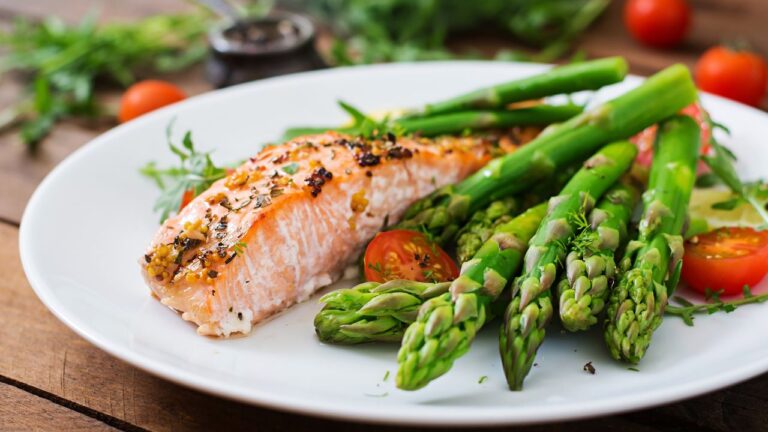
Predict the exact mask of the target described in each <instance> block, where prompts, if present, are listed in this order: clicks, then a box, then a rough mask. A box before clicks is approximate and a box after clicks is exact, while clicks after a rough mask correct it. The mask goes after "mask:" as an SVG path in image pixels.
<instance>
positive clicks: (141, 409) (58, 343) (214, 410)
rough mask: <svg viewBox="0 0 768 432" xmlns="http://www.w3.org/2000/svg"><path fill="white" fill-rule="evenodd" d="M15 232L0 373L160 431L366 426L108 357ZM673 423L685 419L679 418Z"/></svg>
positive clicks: (596, 423) (4, 267)
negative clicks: (60, 311) (39, 275)
mask: <svg viewBox="0 0 768 432" xmlns="http://www.w3.org/2000/svg"><path fill="white" fill-rule="evenodd" d="M17 236H18V231H17V229H16V228H15V227H12V226H9V225H7V224H0V244H3V248H0V274H2V275H3V277H2V278H0V377H6V378H7V379H11V380H15V381H18V382H22V383H25V384H26V385H28V386H31V387H34V388H36V389H39V390H40V391H43V392H47V393H50V394H53V395H56V396H57V397H60V398H63V399H66V400H68V401H71V402H72V403H74V404H78V405H82V406H84V407H87V408H89V409H92V410H94V411H97V412H99V413H103V414H104V415H106V416H109V417H113V418H115V419H119V420H121V421H124V422H126V423H129V424H131V425H135V426H138V427H141V428H146V429H150V430H157V431H166V430H181V431H183V430H240V429H252V428H258V429H259V430H262V431H278V430H312V431H316V432H320V431H326V430H327V431H334V432H345V431H357V430H360V429H361V428H362V427H363V426H361V425H360V424H355V423H343V422H338V421H331V420H324V419H315V418H309V417H304V416H300V415H293V414H285V413H281V412H277V411H270V410H267V409H262V408H256V407H251V406H247V405H244V404H241V403H236V402H229V401H226V400H224V399H220V398H216V397H212V396H208V395H205V394H203V393H199V392H196V391H193V390H189V389H186V388H183V387H181V386H178V385H175V384H171V383H169V382H166V381H164V380H162V379H159V378H156V377H154V376H152V375H149V374H147V373H144V372H142V371H140V370H138V369H136V368H134V367H132V366H130V365H128V364H126V363H123V362H122V361H120V360H117V359H115V358H112V357H110V356H109V355H107V354H106V353H104V352H103V351H101V350H99V349H98V348H96V347H94V346H92V345H90V344H89V343H88V342H86V341H85V340H83V339H82V338H80V337H79V336H77V335H75V334H74V333H73V332H72V331H70V330H69V329H68V328H66V327H65V326H64V325H63V324H61V323H60V322H59V321H58V320H56V318H55V317H53V315H51V313H50V312H48V311H47V310H46V309H45V307H44V306H43V305H42V304H41V303H40V301H39V300H38V299H37V297H35V295H34V293H33V292H32V290H31V288H30V287H29V285H28V284H27V281H26V278H25V277H24V275H23V272H22V270H21V265H20V262H19V257H18V252H17V251H18V239H17ZM763 381H766V380H763ZM751 402H754V401H751ZM761 407H762V408H768V403H766V402H765V400H763V402H762V405H759V404H753V405H752V408H753V409H760V408H761ZM765 411H766V412H768V409H765ZM647 415H648V414H646V416H647ZM659 415H660V414H654V416H653V417H643V415H641V414H635V415H631V416H626V415H625V416H614V417H608V418H602V419H595V420H588V421H583V422H576V423H563V424H557V425H548V426H541V427H533V428H522V429H520V430H522V431H540V430H541V431H543V430H555V431H557V430H566V429H569V427H571V426H574V425H576V426H579V427H583V428H585V429H586V428H590V429H596V430H612V429H622V430H625V431H627V432H646V431H653V430H657V429H656V428H654V427H651V426H650V424H651V423H650V422H649V421H646V420H647V418H654V419H657V418H659ZM633 416H635V417H633ZM662 417H663V415H662ZM638 420H639V421H638ZM671 421H675V422H677V424H678V425H679V424H680V423H679V421H678V420H676V419H673V420H671ZM0 429H1V428H0ZM382 430H387V431H396V430H397V431H403V430H406V431H407V430H411V431H417V430H426V429H418V428H417V429H413V428H411V429H399V428H389V427H387V428H382ZM516 430H517V429H516Z"/></svg>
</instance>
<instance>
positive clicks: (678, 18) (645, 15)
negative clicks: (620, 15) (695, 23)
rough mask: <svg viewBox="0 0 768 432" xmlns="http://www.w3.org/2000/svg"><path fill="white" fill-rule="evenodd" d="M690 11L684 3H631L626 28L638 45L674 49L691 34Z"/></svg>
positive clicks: (643, 0) (660, 0)
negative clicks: (689, 29) (640, 43)
mask: <svg viewBox="0 0 768 432" xmlns="http://www.w3.org/2000/svg"><path fill="white" fill-rule="evenodd" d="M690 23H691V8H690V7H688V3H686V2H685V0H629V1H627V3H626V4H625V6H624V24H625V25H626V26H627V29H628V30H629V32H630V33H631V34H632V36H633V37H634V38H635V39H637V40H638V41H640V42H642V43H644V44H646V45H650V46H654V47H662V48H665V47H671V46H674V45H677V44H678V43H680V41H682V40H683V38H685V35H686V33H688V27H690Z"/></svg>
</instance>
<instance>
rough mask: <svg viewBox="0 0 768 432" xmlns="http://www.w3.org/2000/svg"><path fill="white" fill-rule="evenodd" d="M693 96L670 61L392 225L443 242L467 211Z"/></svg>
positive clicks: (684, 75) (533, 180)
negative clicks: (619, 92)
mask: <svg viewBox="0 0 768 432" xmlns="http://www.w3.org/2000/svg"><path fill="white" fill-rule="evenodd" d="M695 98H696V88H695V86H694V85H693V81H692V80H691V77H690V74H689V73H688V70H687V69H686V68H685V67H684V66H682V65H675V66H671V67H669V68H667V69H665V70H663V71H661V72H659V73H658V74H656V75H654V76H652V77H650V78H648V79H647V80H646V81H645V82H644V83H643V85H641V86H639V87H637V88H635V89H634V90H631V91H629V92H627V93H625V94H623V95H621V96H619V97H617V98H615V99H613V100H611V101H608V102H606V103H605V104H603V105H601V106H599V107H596V108H594V109H592V110H590V111H587V112H584V113H582V114H579V115H578V116H576V117H573V118H571V119H570V120H568V121H566V122H564V123H562V124H559V125H557V126H555V127H552V128H550V129H549V130H545V131H544V132H543V133H542V134H541V135H539V137H537V138H536V139H534V140H533V141H531V142H529V143H528V144H526V145H525V146H523V147H522V148H520V149H519V150H517V151H515V152H513V153H510V154H508V155H505V156H503V157H500V158H497V159H494V160H492V161H491V162H490V163H488V165H486V166H485V167H484V168H483V169H481V170H480V171H478V172H477V173H475V174H473V175H471V176H469V177H468V178H466V179H465V180H464V181H462V182H460V183H458V184H456V185H455V186H452V187H447V188H442V189H441V190H438V191H436V192H435V193H433V194H432V195H429V196H427V197H426V198H424V199H422V200H420V201H417V202H416V203H415V204H413V205H412V206H411V207H410V208H409V209H408V210H407V211H406V213H405V215H404V218H403V220H402V221H401V222H400V223H398V224H397V225H395V228H402V229H414V230H425V231H427V232H428V233H429V234H430V235H431V237H432V238H434V239H435V240H436V241H437V242H438V243H439V244H445V243H447V242H448V241H449V240H450V239H452V238H453V236H454V234H455V233H456V232H457V231H458V230H459V228H460V227H461V226H462V225H463V224H464V223H465V222H466V220H467V218H468V217H469V216H470V215H472V214H473V213H474V212H476V211H477V210H478V209H480V208H482V207H484V206H486V205H488V203H489V202H490V201H492V200H494V199H496V198H498V197H500V196H506V195H513V194H515V193H519V192H522V191H525V190H527V189H529V188H531V187H532V185H534V184H536V183H537V182H540V181H541V180H542V179H546V178H548V177H550V176H551V175H552V173H554V172H558V171H561V170H563V169H564V168H565V167H567V166H570V165H572V164H574V163H578V162H580V161H583V160H584V159H586V158H587V157H589V156H590V155H591V154H592V153H594V152H595V151H597V149H599V148H600V147H601V146H603V145H604V144H606V143H608V142H611V141H615V140H618V139H623V138H627V137H629V136H631V135H633V134H635V133H637V132H639V131H640V130H642V129H644V128H646V127H648V126H650V125H652V124H654V123H657V122H659V121H661V120H663V119H665V118H667V117H669V116H670V115H673V114H675V113H676V112H678V111H680V110H681V109H682V108H684V107H685V106H686V105H688V104H690V103H691V102H693V101H694V100H695Z"/></svg>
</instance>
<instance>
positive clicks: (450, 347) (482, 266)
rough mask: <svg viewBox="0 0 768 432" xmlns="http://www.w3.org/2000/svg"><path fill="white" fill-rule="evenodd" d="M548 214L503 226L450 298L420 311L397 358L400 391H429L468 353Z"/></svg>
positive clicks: (535, 213)
mask: <svg viewBox="0 0 768 432" xmlns="http://www.w3.org/2000/svg"><path fill="white" fill-rule="evenodd" d="M545 212H546V204H541V205H538V206H536V207H532V208H530V209H528V210H527V211H525V212H524V213H522V214H521V215H520V216H517V217H516V218H514V219H512V220H511V221H509V222H507V223H505V224H502V225H500V226H499V227H498V228H497V229H496V231H495V233H494V235H493V236H492V237H491V238H490V239H488V241H486V242H485V243H484V244H483V246H482V247H481V248H480V250H479V251H478V252H477V253H476V254H475V256H474V257H473V258H472V259H471V260H470V261H467V262H466V263H464V265H463V266H462V269H461V275H460V276H459V277H458V278H457V279H456V280H454V281H453V282H452V283H451V285H450V293H447V294H443V295H441V296H439V297H434V298H432V299H430V300H428V301H426V302H425V303H424V305H422V306H421V308H420V309H419V313H418V318H417V319H416V321H415V322H414V323H413V324H411V325H410V326H409V327H408V329H407V330H406V331H405V335H404V336H403V343H402V346H401V347H400V351H399V352H398V354H397V360H398V363H399V365H400V367H399V369H398V372H397V377H396V381H395V382H396V384H397V386H398V387H399V388H401V389H404V390H416V389H418V388H421V387H423V386H425V385H426V384H427V383H429V381H431V380H433V379H435V378H437V377H439V376H440V375H442V374H444V373H445V372H447V371H448V369H450V368H451V365H453V362H454V361H455V360H456V359H458V358H459V357H461V356H462V355H464V353H466V352H467V350H468V349H469V346H470V344H471V343H472V341H473V340H474V338H475V335H476V334H477V331H478V330H480V328H481V327H482V326H483V324H485V321H486V319H487V318H488V315H489V308H490V305H491V303H492V302H493V301H494V300H495V299H496V298H498V297H499V295H500V294H501V292H502V291H503V290H504V287H505V286H506V285H507V281H508V280H509V279H510V278H511V277H512V276H514V274H515V273H516V272H517V269H518V267H519V266H520V264H521V262H522V258H523V254H524V253H525V249H526V247H527V246H526V245H527V243H528V241H529V240H530V238H531V236H532V235H533V233H534V232H536V228H537V227H538V226H539V223H540V222H541V219H542V217H543V216H544V213H545Z"/></svg>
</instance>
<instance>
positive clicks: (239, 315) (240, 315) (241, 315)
mask: <svg viewBox="0 0 768 432" xmlns="http://www.w3.org/2000/svg"><path fill="white" fill-rule="evenodd" d="M237 319H239V320H240V321H242V320H243V313H242V312H238V313H237Z"/></svg>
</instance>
